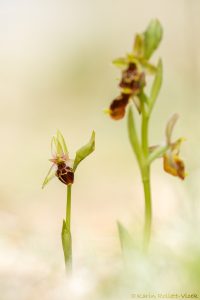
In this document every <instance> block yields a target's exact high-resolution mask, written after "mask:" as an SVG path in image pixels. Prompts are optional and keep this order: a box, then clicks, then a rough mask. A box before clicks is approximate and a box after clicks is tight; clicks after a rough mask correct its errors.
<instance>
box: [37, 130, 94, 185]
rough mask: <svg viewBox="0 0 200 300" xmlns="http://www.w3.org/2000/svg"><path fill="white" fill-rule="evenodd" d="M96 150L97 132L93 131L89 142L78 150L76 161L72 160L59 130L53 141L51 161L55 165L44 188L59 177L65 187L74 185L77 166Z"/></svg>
mask: <svg viewBox="0 0 200 300" xmlns="http://www.w3.org/2000/svg"><path fill="white" fill-rule="evenodd" d="M94 149H95V132H94V131H93V132H92V136H91V138H90V140H89V142H88V143H87V144H86V145H84V146H83V147H81V148H80V149H79V150H77V152H76V156H75V159H74V160H72V159H70V158H69V153H68V150H67V146H66V143H65V140H64V137H63V135H62V134H61V132H60V131H59V130H58V131H57V134H56V136H54V137H53V138H52V141H51V153H52V158H51V159H49V160H50V162H52V163H53V164H52V166H51V168H50V169H49V172H48V173H47V176H46V177H45V179H44V182H43V185H42V188H44V187H45V185H46V184H47V183H48V182H49V181H50V180H51V179H53V178H54V177H57V178H58V179H59V180H60V181H61V182H62V183H64V184H65V185H70V184H73V182H74V173H75V170H76V168H77V166H78V165H79V163H80V162H81V161H82V160H84V159H85V158H86V157H87V156H88V155H89V154H91V153H92V152H93V151H94Z"/></svg>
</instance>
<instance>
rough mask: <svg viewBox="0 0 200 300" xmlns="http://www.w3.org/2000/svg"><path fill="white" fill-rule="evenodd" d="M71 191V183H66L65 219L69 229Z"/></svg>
mask: <svg viewBox="0 0 200 300" xmlns="http://www.w3.org/2000/svg"><path fill="white" fill-rule="evenodd" d="M71 191H72V186H71V184H70V185H67V205H66V221H67V222H68V224H69V230H70V228H71Z"/></svg>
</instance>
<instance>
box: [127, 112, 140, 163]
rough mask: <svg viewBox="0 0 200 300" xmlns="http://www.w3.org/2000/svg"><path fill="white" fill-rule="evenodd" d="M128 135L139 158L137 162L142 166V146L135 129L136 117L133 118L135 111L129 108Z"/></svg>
mask: <svg viewBox="0 0 200 300" xmlns="http://www.w3.org/2000/svg"><path fill="white" fill-rule="evenodd" d="M127 125H128V135H129V140H130V143H131V146H132V149H133V151H134V153H135V155H136V157H137V161H138V163H139V164H140V163H141V146H140V143H139V139H138V135H137V131H136V127H135V122H134V117H133V111H132V109H131V107H129V110H128V124H127Z"/></svg>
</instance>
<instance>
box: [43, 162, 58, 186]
mask: <svg viewBox="0 0 200 300" xmlns="http://www.w3.org/2000/svg"><path fill="white" fill-rule="evenodd" d="M55 176H56V171H55V169H54V165H52V166H51V168H50V169H49V171H48V173H47V175H46V177H45V179H44V181H43V184H42V189H43V188H44V187H45V186H46V185H47V184H48V183H49V181H51V180H52V179H53V178H54V177H55Z"/></svg>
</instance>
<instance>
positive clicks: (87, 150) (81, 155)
mask: <svg viewBox="0 0 200 300" xmlns="http://www.w3.org/2000/svg"><path fill="white" fill-rule="evenodd" d="M94 149H95V132H94V131H93V132H92V136H91V138H90V140H89V142H88V143H87V144H86V145H85V146H83V147H81V148H80V149H79V150H78V151H77V152H76V157H75V160H74V166H73V171H75V170H76V168H77V166H78V165H79V163H80V162H81V161H82V160H83V159H85V158H86V157H87V156H88V155H90V154H91V153H92V152H93V151H94Z"/></svg>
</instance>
